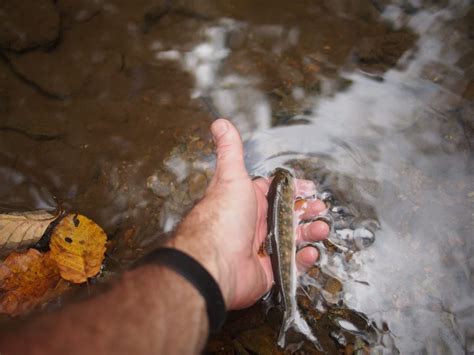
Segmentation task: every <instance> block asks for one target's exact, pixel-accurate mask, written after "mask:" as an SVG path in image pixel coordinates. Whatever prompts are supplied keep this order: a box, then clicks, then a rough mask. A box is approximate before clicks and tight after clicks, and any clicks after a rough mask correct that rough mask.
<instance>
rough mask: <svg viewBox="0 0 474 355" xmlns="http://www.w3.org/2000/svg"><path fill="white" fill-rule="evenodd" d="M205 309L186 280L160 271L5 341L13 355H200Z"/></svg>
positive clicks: (152, 269) (129, 278)
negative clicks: (90, 354)
mask: <svg viewBox="0 0 474 355" xmlns="http://www.w3.org/2000/svg"><path fill="white" fill-rule="evenodd" d="M207 322H208V321H207V315H206V311H205V303H204V300H203V299H202V297H201V296H200V294H199V293H198V292H197V291H196V290H195V289H194V287H193V286H191V285H190V284H189V283H188V282H187V281H186V280H184V279H183V278H182V277H181V276H179V275H177V274H176V273H174V272H173V271H171V270H168V269H166V268H163V267H158V266H151V265H150V266H143V267H140V268H137V269H134V270H132V271H130V272H127V273H126V274H125V275H124V277H123V278H122V279H121V281H119V282H118V283H117V284H116V285H115V286H114V287H113V288H112V289H111V290H110V291H108V292H106V293H104V294H102V295H99V296H97V297H95V298H93V299H90V300H88V301H86V302H83V303H78V304H75V305H71V306H70V307H67V308H65V309H63V310H62V311H60V312H57V313H54V314H50V315H45V316H42V317H41V318H38V319H35V320H33V321H31V322H30V323H29V324H28V325H27V326H26V327H24V328H21V329H18V331H16V332H11V333H8V334H3V335H2V336H0V353H1V354H2V355H8V354H75V353H78V354H87V353H94V354H148V353H156V354H167V353H176V354H179V353H182V354H189V353H197V352H199V351H200V349H202V347H203V346H204V342H205V341H206V338H207V333H208V330H207V329H208V325H207Z"/></svg>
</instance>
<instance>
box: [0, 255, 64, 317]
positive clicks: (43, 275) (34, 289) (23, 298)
mask: <svg viewBox="0 0 474 355" xmlns="http://www.w3.org/2000/svg"><path fill="white" fill-rule="evenodd" d="M65 287H67V283H66V284H65V283H64V281H61V278H60V276H59V270H58V267H57V265H56V262H55V261H54V260H52V259H51V256H50V253H49V252H48V253H46V254H42V253H41V252H39V251H38V250H36V249H28V251H27V252H26V253H17V252H12V253H11V254H10V255H9V256H8V257H7V258H6V259H5V261H4V262H3V263H2V264H0V291H1V292H0V313H6V314H9V315H11V316H16V315H19V314H23V313H26V312H28V311H30V310H31V309H33V308H34V307H36V306H37V305H40V304H43V303H46V302H48V301H50V300H51V299H52V298H54V297H56V296H58V295H59V294H60V293H62V292H63V291H64V290H65Z"/></svg>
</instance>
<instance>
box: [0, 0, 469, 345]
mask: <svg viewBox="0 0 474 355" xmlns="http://www.w3.org/2000/svg"><path fill="white" fill-rule="evenodd" d="M4 3H5V4H7V5H3V6H5V8H4V10H3V12H1V13H0V15H1V16H3V17H4V18H5V16H7V17H6V18H8V19H11V23H12V24H10V22H8V26H13V27H14V26H15V7H14V6H13V7H12V8H13V10H12V8H8V4H9V3H10V1H6V2H4ZM12 3H13V2H12ZM37 3H39V4H49V7H48V6H46V5H44V6H43V7H42V8H41V10H35V12H34V13H35V14H37V16H39V17H41V18H44V19H48V21H49V22H46V23H50V24H51V26H50V28H48V29H45V28H42V27H41V26H43V27H44V25H41V22H37V21H35V20H34V18H31V19H28V18H27V21H25V23H26V25H24V27H22V28H21V31H20V32H21V33H23V35H22V36H20V38H22V40H21V41H20V40H18V39H17V37H15V36H13V39H16V41H13V40H11V38H10V40H5V35H4V34H5V30H4V27H0V29H2V31H3V32H0V34H1V35H0V47H2V48H3V49H2V61H0V83H1V86H0V208H1V210H4V211H11V210H24V209H40V208H41V209H55V208H58V207H59V208H65V209H71V210H74V211H77V212H80V213H83V214H86V215H88V216H89V217H91V218H92V219H94V220H95V221H96V222H98V223H99V224H101V225H102V226H103V227H104V228H105V229H106V231H107V233H108V235H109V236H110V237H111V238H112V239H113V241H114V244H113V245H112V246H111V249H110V251H109V258H108V261H107V265H106V269H105V270H106V271H105V276H107V273H110V274H112V273H113V272H115V271H116V270H117V269H118V270H120V269H122V268H124V267H126V265H128V263H129V262H130V261H133V260H135V259H136V258H137V257H138V256H139V255H141V254H142V253H143V252H144V251H146V250H147V249H148V248H151V247H152V246H153V245H155V244H156V243H158V242H159V240H160V239H161V238H162V236H163V234H165V233H168V232H171V231H172V230H173V228H174V226H175V225H176V223H177V221H178V220H179V218H180V216H182V215H183V213H184V212H185V211H186V210H187V209H189V208H190V207H191V206H192V204H193V203H194V201H196V199H198V198H199V197H200V196H201V194H202V191H203V189H204V187H205V186H206V183H207V181H208V180H209V177H210V174H211V171H212V167H213V157H212V150H211V147H212V145H211V143H210V142H209V137H208V134H207V129H208V126H209V123H210V122H211V121H212V119H213V118H215V116H217V115H223V116H226V117H230V118H231V119H232V121H233V122H234V123H235V124H236V125H237V126H238V127H239V129H240V130H241V133H242V136H243V138H244V140H245V148H246V163H247V166H248V169H249V171H250V172H251V173H252V174H255V175H259V174H260V175H265V174H268V173H269V172H270V171H271V170H272V169H274V168H275V167H277V166H282V165H286V166H288V167H291V168H292V169H294V171H295V172H296V173H297V175H298V176H299V177H304V178H309V179H312V180H314V181H315V182H316V183H317V185H318V188H319V192H320V196H321V197H325V198H326V199H327V200H328V204H329V205H330V207H331V211H332V212H331V216H332V218H333V231H332V233H331V237H330V241H331V243H332V244H331V245H329V244H326V245H320V250H321V253H322V257H321V260H320V263H319V264H318V265H317V268H315V272H317V273H319V274H318V275H319V276H318V275H315V274H312V275H311V278H308V277H306V279H305V280H303V281H305V284H307V285H311V286H308V287H312V289H309V290H306V292H310V293H311V292H313V293H314V294H315V296H314V297H313V298H312V299H311V300H312V302H313V303H311V304H309V305H308V304H304V305H302V306H301V307H302V308H305V309H307V310H309V311H308V312H309V313H310V315H311V314H312V315H313V316H315V315H317V316H318V317H320V318H318V319H319V324H320V325H323V324H324V325H327V327H326V328H324V327H322V326H321V327H320V328H319V330H318V332H317V333H318V336H319V338H320V339H321V342H322V344H323V348H324V349H323V350H325V351H326V352H330V353H333V352H336V351H338V349H344V350H345V351H346V352H349V353H350V352H351V351H363V350H361V349H365V350H367V349H371V351H372V352H374V353H396V352H397V351H399V352H401V353H404V354H405V353H416V354H418V353H420V354H422V353H430V354H448V353H452V354H460V353H466V352H467V353H470V352H474V298H473V280H472V269H473V267H474V260H473V258H472V254H473V244H472V236H473V235H474V233H473V232H474V231H473V229H474V218H473V217H474V214H473V209H472V204H473V202H474V180H473V176H472V175H473V164H472V162H473V160H472V144H473V129H474V124H473V117H474V106H473V99H474V91H473V88H474V84H473V75H474V67H473V62H474V61H473V58H474V46H473V41H474V32H473V27H472V23H474V10H473V7H472V5H471V4H470V2H469V1H464V2H463V1H451V2H449V1H444V2H443V1H442V2H429V1H427V2H424V3H423V4H422V2H421V1H411V2H410V1H406V2H405V1H400V2H394V3H389V2H385V1H358V2H349V1H331V2H329V1H304V2H303V1H302V2H298V3H296V2H289V1H272V2H259V3H258V4H254V2H251V1H239V2H237V1H235V2H225V3H214V2H198V1H194V2H192V1H185V0H182V1H163V2H159V1H138V2H133V4H132V3H131V2H127V1H114V2H107V1H89V2H83V1H74V0H60V1H58V2H57V4H56V5H51V4H52V3H50V2H49V1H40V2H37ZM5 9H6V10H5ZM23 13H25V12H23ZM5 14H7V15H5ZM59 18H61V21H59V20H58V19H59ZM4 23H6V22H4ZM43 23H44V22H43ZM53 24H56V25H55V26H56V27H55V26H53ZM7 39H8V38H7ZM22 46H23V47H22ZM13 50H16V51H17V52H14V51H13ZM18 51H20V52H18ZM313 293H311V294H310V296H311V295H313ZM310 296H307V298H308V299H309V298H311V297H312V296H311V297H310ZM305 297H306V296H305ZM303 298H304V297H303ZM302 304H303V303H302ZM311 312H313V313H311ZM316 313H317V314H316ZM272 317H273V315H272V313H270V314H269V315H268V316H267V317H266V320H265V317H264V316H263V315H262V312H260V311H259V310H258V308H256V309H253V310H250V311H246V312H241V313H238V314H233V315H231V317H230V321H229V322H228V325H227V326H226V328H225V329H224V331H223V332H222V334H220V335H219V336H217V337H215V338H214V339H213V340H212V341H211V342H210V344H209V347H208V351H209V352H223V353H225V352H228V353H235V352H239V351H240V352H242V351H247V352H256V353H272V352H273V351H276V350H275V348H274V346H275V345H274V343H273V342H272V340H273V339H275V338H274V336H275V329H277V328H278V324H277V323H278V321H277V320H274V319H273V318H272ZM313 318H314V319H316V318H315V317H313ZM315 326H316V327H318V322H315ZM364 327H365V328H364ZM357 349H359V350H357ZM302 351H303V352H305V351H306V352H312V351H313V350H310V349H309V348H303V350H302ZM367 351H368V350H367Z"/></svg>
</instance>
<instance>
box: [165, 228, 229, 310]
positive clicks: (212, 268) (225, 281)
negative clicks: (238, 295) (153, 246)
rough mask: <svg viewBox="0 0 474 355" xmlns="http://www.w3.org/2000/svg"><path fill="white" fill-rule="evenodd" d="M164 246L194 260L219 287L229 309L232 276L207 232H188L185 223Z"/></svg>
mask: <svg viewBox="0 0 474 355" xmlns="http://www.w3.org/2000/svg"><path fill="white" fill-rule="evenodd" d="M166 246H169V247H172V248H175V249H178V250H180V251H182V252H184V253H186V254H188V255H190V256H192V257H193V258H194V259H196V261H198V262H199V263H200V264H201V265H202V266H203V267H204V268H205V269H206V270H207V271H208V272H209V273H210V274H211V276H212V277H213V278H214V280H215V281H216V282H217V284H218V285H219V287H220V290H221V292H222V296H223V298H224V300H225V304H226V308H227V309H229V306H230V305H231V303H232V295H233V289H232V287H231V285H232V282H231V281H232V277H233V276H232V275H233V274H232V272H231V270H230V266H229V264H228V263H227V262H225V260H223V258H222V255H221V254H220V253H219V250H218V247H217V243H216V242H215V241H214V240H213V238H212V237H210V236H209V232H208V231H206V232H205V233H203V234H200V233H199V232H198V231H188V230H186V221H185V222H184V223H183V225H182V226H181V227H180V228H179V229H178V231H177V233H176V234H175V236H174V237H173V238H172V239H171V240H170V241H168V242H167V243H166Z"/></svg>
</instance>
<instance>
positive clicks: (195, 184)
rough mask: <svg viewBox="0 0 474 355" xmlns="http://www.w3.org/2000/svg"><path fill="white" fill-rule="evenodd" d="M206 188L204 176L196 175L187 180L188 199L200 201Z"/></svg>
mask: <svg viewBox="0 0 474 355" xmlns="http://www.w3.org/2000/svg"><path fill="white" fill-rule="evenodd" d="M206 186H207V178H206V175H204V174H202V173H196V174H194V175H193V176H191V178H190V179H189V197H190V198H191V199H192V200H197V199H200V198H201V197H202V196H203V195H204V190H205V189H206Z"/></svg>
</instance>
